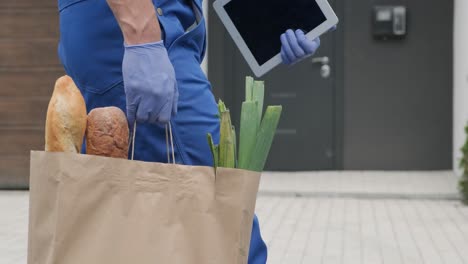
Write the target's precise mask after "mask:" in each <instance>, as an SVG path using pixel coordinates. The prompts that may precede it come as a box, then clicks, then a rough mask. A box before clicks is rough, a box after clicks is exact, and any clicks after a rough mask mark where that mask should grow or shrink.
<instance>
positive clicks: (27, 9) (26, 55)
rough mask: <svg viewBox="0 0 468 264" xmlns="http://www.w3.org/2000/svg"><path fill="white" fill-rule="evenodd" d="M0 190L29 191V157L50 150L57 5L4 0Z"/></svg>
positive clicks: (47, 0) (0, 6) (0, 5)
mask: <svg viewBox="0 0 468 264" xmlns="http://www.w3.org/2000/svg"><path fill="white" fill-rule="evenodd" d="M0 25H1V26H0V146H1V147H0V187H4V188H15V187H26V186H27V185H28V176H29V152H30V150H31V149H33V150H40V149H44V123H45V117H46V111H47V104H48V101H49V99H50V95H51V93H52V90H53V86H54V82H55V79H56V78H57V77H58V76H60V75H63V69H62V67H61V66H60V64H59V60H58V58H57V39H58V12H57V0H40V1H38V0H13V1H10V0H8V1H6V0H3V1H0Z"/></svg>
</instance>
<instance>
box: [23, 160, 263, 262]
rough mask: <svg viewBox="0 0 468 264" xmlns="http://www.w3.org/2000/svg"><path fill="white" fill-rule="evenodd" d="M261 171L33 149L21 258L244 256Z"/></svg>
mask: <svg viewBox="0 0 468 264" xmlns="http://www.w3.org/2000/svg"><path fill="white" fill-rule="evenodd" d="M259 180H260V174H259V173H256V172H249V171H244V170H238V169H224V168H219V169H218V170H217V172H216V173H215V171H214V169H213V168H212V167H194V166H183V165H174V164H162V163H148V162H140V161H130V160H123V159H113V158H104V157H98V156H91V155H80V154H71V153H48V152H41V151H33V152H32V153H31V175H30V219H29V247H28V264H130V263H131V264H156V263H164V264H167V263H171V264H172V263H174V264H210V263H213V264H230V263H235V264H238V263H247V256H248V250H249V243H250V232H251V229H252V219H253V213H254V208H255V200H256V194H257V191H258V184H259Z"/></svg>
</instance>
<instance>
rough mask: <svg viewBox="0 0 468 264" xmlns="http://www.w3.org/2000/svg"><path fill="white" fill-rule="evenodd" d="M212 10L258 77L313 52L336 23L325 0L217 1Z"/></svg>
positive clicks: (334, 16)
mask: <svg viewBox="0 0 468 264" xmlns="http://www.w3.org/2000/svg"><path fill="white" fill-rule="evenodd" d="M214 9H215V11H216V12H217V14H218V15H219V17H220V19H221V21H222V22H223V24H224V25H225V27H226V29H227V31H228V32H229V34H230V35H231V37H232V38H233V40H234V42H235V43H236V45H237V46H238V47H239V49H240V51H241V53H242V55H243V56H244V58H245V60H246V61H247V63H248V64H249V66H250V68H251V69H252V71H253V73H254V74H255V75H256V76H257V77H260V76H262V75H264V74H265V73H267V72H268V71H270V70H271V69H273V68H274V67H276V66H277V65H279V64H280V63H281V62H284V63H286V64H292V63H295V62H296V61H297V60H299V59H300V58H302V57H304V56H307V55H310V54H313V53H315V50H316V49H317V48H318V46H319V45H320V42H319V39H318V37H319V36H320V35H322V34H323V33H325V32H327V31H329V30H330V29H333V28H334V27H335V26H336V24H337V23H338V17H337V16H336V15H335V13H334V12H333V10H332V8H331V6H330V5H329V3H328V2H327V0H289V1H287V2H285V1H279V0H255V1H251V0H217V1H216V2H215V3H214ZM289 29H291V30H289ZM302 33H304V35H302ZM280 39H281V41H280ZM296 43H297V45H296ZM302 53H304V54H302Z"/></svg>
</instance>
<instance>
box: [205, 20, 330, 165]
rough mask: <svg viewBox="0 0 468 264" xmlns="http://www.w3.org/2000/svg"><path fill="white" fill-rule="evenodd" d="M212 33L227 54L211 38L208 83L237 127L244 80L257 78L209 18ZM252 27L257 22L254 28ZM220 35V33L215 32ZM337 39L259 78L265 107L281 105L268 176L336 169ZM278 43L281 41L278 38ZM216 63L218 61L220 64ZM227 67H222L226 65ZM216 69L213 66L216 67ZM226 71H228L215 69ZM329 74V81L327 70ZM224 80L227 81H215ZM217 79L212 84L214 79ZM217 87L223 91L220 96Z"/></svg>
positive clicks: (325, 38) (323, 42) (234, 47)
mask: <svg viewBox="0 0 468 264" xmlns="http://www.w3.org/2000/svg"><path fill="white" fill-rule="evenodd" d="M210 19H211V20H210V27H215V29H212V30H210V32H214V33H213V34H217V35H221V36H223V39H222V41H223V42H224V44H223V45H224V51H222V52H221V51H219V50H218V49H221V47H219V43H216V42H217V39H216V38H213V37H211V38H210V41H211V40H213V39H214V41H211V42H210V49H211V51H210V57H211V56H217V55H216V51H213V49H215V50H218V52H219V53H218V54H219V56H223V58H222V62H221V60H219V58H212V59H210V72H209V73H210V75H209V76H210V79H211V80H212V83H213V85H214V89H215V91H217V93H216V94H217V95H219V96H221V97H222V98H224V99H226V101H227V103H228V104H229V107H230V108H231V110H232V111H231V112H232V114H233V122H234V124H235V125H236V127H238V124H239V113H240V106H241V103H242V101H243V100H244V97H245V90H244V86H245V76H247V75H250V76H253V73H252V72H251V70H250V68H249V66H248V65H247V63H246V62H245V60H244V58H243V56H242V55H241V53H240V52H239V50H238V48H237V47H236V46H235V44H234V43H233V41H232V39H231V37H230V36H229V34H228V33H226V32H225V30H224V28H223V27H222V25H219V24H218V25H216V24H217V23H219V21H218V18H217V16H210ZM253 23H254V22H253ZM215 30H216V31H215ZM333 34H334V33H330V34H327V36H325V37H323V38H322V46H321V48H320V50H319V52H318V53H317V54H315V56H314V57H310V58H308V59H306V60H304V61H302V62H301V63H299V64H297V65H294V66H292V67H287V66H280V67H278V68H276V69H274V70H273V71H272V72H270V73H268V74H266V75H265V76H263V77H262V78H261V80H264V81H265V87H266V88H265V91H266V92H265V104H266V105H283V111H284V112H283V116H282V119H281V121H280V124H279V128H278V132H277V135H276V138H275V141H274V144H273V147H272V149H271V152H270V157H269V160H268V164H267V168H266V169H267V170H327V169H333V168H334V164H335V163H334V152H335V150H334V149H335V146H334V137H335V133H334V110H335V105H334V81H333V79H334V69H333V67H334V56H333V55H334V52H333V45H332V41H333ZM278 41H280V40H279V36H278ZM215 46H216V47H215ZM216 60H218V61H216ZM223 63H224V65H223ZM213 65H215V66H213ZM219 65H223V67H226V69H225V70H224V71H223V72H219V69H212V68H213V67H217V66H219ZM328 69H330V73H329V75H328V73H327V70H328ZM215 74H216V75H217V76H216V77H219V74H221V75H223V77H224V81H222V82H221V81H218V79H217V78H216V77H215V76H213V75H215ZM211 77H213V78H211ZM216 85H223V87H222V90H223V91H222V92H220V91H219V90H220V88H219V87H216Z"/></svg>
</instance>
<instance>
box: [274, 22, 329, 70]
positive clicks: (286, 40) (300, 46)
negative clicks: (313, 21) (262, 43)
mask: <svg viewBox="0 0 468 264" xmlns="http://www.w3.org/2000/svg"><path fill="white" fill-rule="evenodd" d="M334 30H336V25H335V26H333V27H332V28H331V29H330V30H329V31H334ZM280 39H281V58H282V60H283V63H284V64H287V65H292V64H294V63H296V62H298V61H300V60H302V59H304V58H307V57H309V56H311V55H314V54H315V52H316V51H317V49H318V48H319V47H320V38H316V39H314V40H310V39H308V38H307V37H306V36H305V35H304V31H302V30H300V29H298V30H296V32H294V31H293V30H292V29H288V30H287V31H286V33H283V34H281V38H280Z"/></svg>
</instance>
